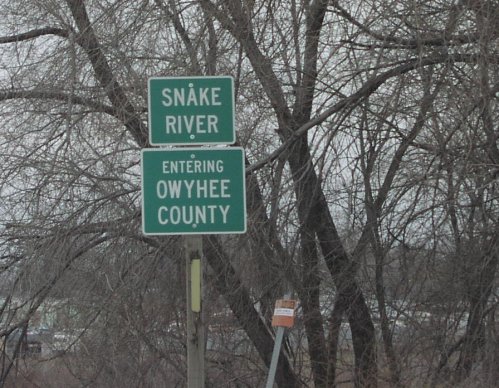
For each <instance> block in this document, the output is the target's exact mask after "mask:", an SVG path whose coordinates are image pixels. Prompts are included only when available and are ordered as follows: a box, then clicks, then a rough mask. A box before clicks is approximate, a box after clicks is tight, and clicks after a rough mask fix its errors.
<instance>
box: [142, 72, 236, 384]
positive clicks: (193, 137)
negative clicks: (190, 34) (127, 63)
mask: <svg viewBox="0 0 499 388" xmlns="http://www.w3.org/2000/svg"><path fill="white" fill-rule="evenodd" d="M234 105H235V103H234V80H233V79H232V77H226V76H220V77H162V78H159V77H155V78H150V79H149V82H148V107H149V115H148V119H149V142H150V143H151V145H161V146H171V145H196V146H197V145H207V144H233V143H234V142H235V139H236V136H235V133H236V132H235V120H234V117H235V115H234ZM141 165H142V231H143V233H144V234H146V235H184V250H185V264H186V291H187V386H188V387H189V388H204V350H205V349H204V346H205V340H204V336H205V333H204V330H205V328H204V324H203V309H202V295H201V294H202V278H203V265H202V260H201V258H202V254H203V243H202V236H201V234H216V233H244V232H245V231H246V190H245V174H244V151H243V149H242V148H239V147H231V148H209V149H208V148H173V149H144V150H142V154H141Z"/></svg>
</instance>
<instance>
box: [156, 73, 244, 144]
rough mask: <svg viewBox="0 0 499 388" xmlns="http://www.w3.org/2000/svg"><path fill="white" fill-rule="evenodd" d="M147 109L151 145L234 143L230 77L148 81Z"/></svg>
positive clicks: (231, 83) (231, 81) (232, 98)
mask: <svg viewBox="0 0 499 388" xmlns="http://www.w3.org/2000/svg"><path fill="white" fill-rule="evenodd" d="M148 106H149V115H148V116H149V142H150V143H151V144H152V145H207V144H233V143H234V142H235V133H236V130H235V119H234V80H233V78H232V77H230V76H214V77H153V78H150V79H149V85H148Z"/></svg>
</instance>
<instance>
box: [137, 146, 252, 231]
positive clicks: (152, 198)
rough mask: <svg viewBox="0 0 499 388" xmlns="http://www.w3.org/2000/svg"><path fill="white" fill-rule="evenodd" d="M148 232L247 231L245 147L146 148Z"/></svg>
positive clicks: (144, 212)
mask: <svg viewBox="0 0 499 388" xmlns="http://www.w3.org/2000/svg"><path fill="white" fill-rule="evenodd" d="M142 228H143V232H144V234H150V235H160V234H218V233H244V232H245V231H246V190H245V180H244V152H243V149H242V148H239V147H231V148H176V149H171V150H170V149H169V150H166V149H144V150H142Z"/></svg>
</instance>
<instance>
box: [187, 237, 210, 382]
mask: <svg viewBox="0 0 499 388" xmlns="http://www.w3.org/2000/svg"><path fill="white" fill-rule="evenodd" d="M184 250H185V269H186V271H185V272H186V295H187V386H188V387H189V388H203V387H204V343H205V341H204V335H205V333H204V330H205V327H204V323H203V311H202V303H201V292H202V279H203V271H202V266H201V257H202V254H203V240H202V236H185V237H184Z"/></svg>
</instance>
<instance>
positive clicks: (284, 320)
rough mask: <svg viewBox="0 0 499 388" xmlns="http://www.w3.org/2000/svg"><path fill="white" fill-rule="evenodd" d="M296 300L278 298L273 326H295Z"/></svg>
mask: <svg viewBox="0 0 499 388" xmlns="http://www.w3.org/2000/svg"><path fill="white" fill-rule="evenodd" d="M295 308H296V300H293V299H278V300H276V302H275V309H274V315H273V317H272V326H274V327H276V326H277V327H293V325H294V323H295Z"/></svg>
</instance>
